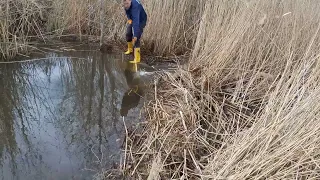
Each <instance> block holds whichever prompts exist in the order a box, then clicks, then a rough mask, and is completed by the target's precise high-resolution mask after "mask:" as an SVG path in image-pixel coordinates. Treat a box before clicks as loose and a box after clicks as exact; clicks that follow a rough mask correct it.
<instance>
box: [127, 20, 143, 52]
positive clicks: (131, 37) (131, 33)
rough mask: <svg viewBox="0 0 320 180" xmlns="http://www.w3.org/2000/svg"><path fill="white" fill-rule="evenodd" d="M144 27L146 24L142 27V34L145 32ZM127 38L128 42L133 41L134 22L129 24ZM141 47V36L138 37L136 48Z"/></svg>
mask: <svg viewBox="0 0 320 180" xmlns="http://www.w3.org/2000/svg"><path fill="white" fill-rule="evenodd" d="M143 29H144V26H142V27H140V32H141V35H142V33H143ZM126 39H127V42H131V41H132V39H133V31H132V24H127V32H126ZM139 47H140V37H138V40H137V42H136V43H135V44H134V48H139Z"/></svg>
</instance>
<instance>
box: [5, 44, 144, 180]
mask: <svg viewBox="0 0 320 180" xmlns="http://www.w3.org/2000/svg"><path fill="white" fill-rule="evenodd" d="M62 47H65V45H59V46H54V48H52V47H51V50H48V48H46V52H45V53H41V54H36V55H33V56H32V57H30V58H27V59H29V60H32V61H25V62H23V63H13V64H0V166H1V171H0V177H1V178H2V179H6V180H7V179H23V180H28V179H30V180H31V179H32V180H36V179H41V180H43V179H59V180H61V179H92V176H93V175H94V174H96V173H98V172H101V171H103V170H106V169H110V168H114V167H117V166H118V164H119V161H120V156H121V147H122V144H123V140H124V137H125V133H124V132H125V128H124V122H125V123H126V126H128V127H130V126H134V125H135V124H136V123H137V122H139V121H141V118H142V115H141V113H140V112H141V108H142V106H143V102H144V96H143V92H142V90H143V89H145V87H146V86H147V84H148V83H146V82H147V81H146V80H145V79H143V77H142V76H141V74H139V70H141V67H139V65H138V67H137V66H135V65H133V64H130V63H127V61H126V60H123V57H122V55H121V54H120V53H119V54H103V53H100V52H99V51H96V50H95V49H94V48H93V47H90V46H76V47H73V46H72V47H71V48H70V47H69V49H68V51H66V49H67V48H62ZM39 58H41V59H39ZM146 67H147V66H146ZM137 70H138V71H137Z"/></svg>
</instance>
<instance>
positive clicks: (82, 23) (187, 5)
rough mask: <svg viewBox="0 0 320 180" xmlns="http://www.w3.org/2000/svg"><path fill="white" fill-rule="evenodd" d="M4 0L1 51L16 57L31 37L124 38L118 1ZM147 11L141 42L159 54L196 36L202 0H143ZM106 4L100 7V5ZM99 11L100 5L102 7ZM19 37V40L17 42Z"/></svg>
mask: <svg viewBox="0 0 320 180" xmlns="http://www.w3.org/2000/svg"><path fill="white" fill-rule="evenodd" d="M101 1H102V0H77V1H74V0H46V1H40V0H36V1H35V0H23V1H18V0H3V1H1V2H0V16H1V17H3V18H1V21H0V27H1V53H2V56H4V57H5V58H10V57H14V56H15V55H16V54H17V53H19V52H23V51H24V50H25V49H21V48H18V47H17V44H18V45H20V46H21V47H27V44H28V42H29V41H30V40H36V39H40V40H41V41H44V42H46V41H49V40H50V38H52V37H62V36H71V35H72V36H77V37H79V39H80V40H83V39H90V40H98V38H97V37H98V36H100V34H101V27H103V29H104V30H103V32H102V33H104V35H105V41H122V42H123V41H125V29H126V16H125V12H124V9H123V8H122V4H121V3H122V1H119V0H111V1H106V0H104V3H102V2H101ZM142 2H143V3H144V6H145V9H146V11H147V14H148V16H149V17H148V23H147V27H146V29H145V33H144V34H143V40H142V44H143V48H144V49H146V50H151V52H153V53H155V54H157V55H168V54H171V55H172V54H177V55H181V54H186V53H189V52H190V51H191V50H192V48H193V45H194V43H195V40H196V38H195V37H196V35H197V31H198V27H199V23H200V17H201V15H202V13H203V11H204V4H205V1H204V0H199V1H185V0H177V1H166V0H163V1H155V0H152V1H142ZM102 4H104V7H102V8H101V5H102ZM101 11H103V12H102V13H101ZM16 41H17V42H16Z"/></svg>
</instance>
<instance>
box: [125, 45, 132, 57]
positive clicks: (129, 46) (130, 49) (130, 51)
mask: <svg viewBox="0 0 320 180" xmlns="http://www.w3.org/2000/svg"><path fill="white" fill-rule="evenodd" d="M132 52H133V43H132V42H128V50H127V51H126V52H125V53H124V54H125V55H129V54H131V53H132Z"/></svg>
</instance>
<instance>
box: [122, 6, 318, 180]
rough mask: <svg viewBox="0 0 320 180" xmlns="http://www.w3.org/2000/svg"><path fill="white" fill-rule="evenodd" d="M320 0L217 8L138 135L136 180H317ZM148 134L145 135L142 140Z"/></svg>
mask: <svg viewBox="0 0 320 180" xmlns="http://www.w3.org/2000/svg"><path fill="white" fill-rule="evenodd" d="M319 7H320V2H319V1H316V0H311V1H304V2H301V1H299V0H293V1H278V0H270V1H259V0H257V1H255V0H253V1H213V0H208V1H206V2H205V8H204V12H203V15H202V18H201V22H200V24H199V30H198V33H197V38H196V41H195V47H194V49H193V51H192V57H191V59H190V63H189V65H188V67H183V68H181V69H180V70H179V71H178V72H176V73H175V74H167V75H165V76H163V77H162V80H161V82H160V84H159V86H156V87H155V91H154V94H155V96H154V100H153V101H152V102H151V103H150V104H149V105H148V106H147V115H148V121H147V122H146V124H145V125H144V129H143V130H142V131H137V132H136V133H134V134H133V136H131V141H129V142H131V143H129V145H128V147H127V150H128V154H127V165H126V166H125V167H126V168H125V169H124V172H126V173H127V174H126V175H127V176H133V177H135V178H136V179H318V178H319V177H320V171H319V170H320V169H319V161H320V156H319V154H320V145H319V140H320V136H319V135H320V134H319V132H320V131H319V130H320V129H319V128H320V126H319V125H318V124H319V118H318V116H319V114H318V112H320V111H319V110H320V109H319V108H320V106H318V105H317V104H318V103H317V102H318V101H319V99H318V98H320V96H319V95H320V89H319V83H318V79H319V77H320V74H319V73H320V71H319V57H320V56H319V55H320V50H319V42H320V39H319V30H320V18H319V15H320V12H319V11H318V9H319ZM139 132H141V133H139Z"/></svg>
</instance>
